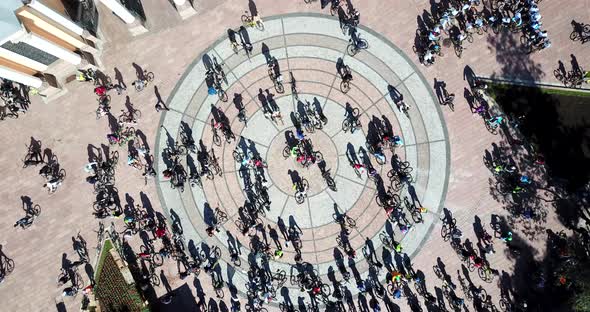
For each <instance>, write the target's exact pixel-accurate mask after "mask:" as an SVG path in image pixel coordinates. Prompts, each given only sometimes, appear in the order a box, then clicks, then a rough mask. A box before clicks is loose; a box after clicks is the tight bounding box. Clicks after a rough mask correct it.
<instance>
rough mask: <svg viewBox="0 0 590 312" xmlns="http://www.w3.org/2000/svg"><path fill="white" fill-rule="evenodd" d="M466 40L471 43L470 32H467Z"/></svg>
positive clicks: (471, 36)
mask: <svg viewBox="0 0 590 312" xmlns="http://www.w3.org/2000/svg"><path fill="white" fill-rule="evenodd" d="M467 41H468V42H469V43H473V35H472V34H471V33H467Z"/></svg>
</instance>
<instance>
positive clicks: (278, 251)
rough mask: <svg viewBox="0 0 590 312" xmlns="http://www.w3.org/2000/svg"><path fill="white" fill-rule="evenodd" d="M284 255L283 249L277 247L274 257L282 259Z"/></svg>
mask: <svg viewBox="0 0 590 312" xmlns="http://www.w3.org/2000/svg"><path fill="white" fill-rule="evenodd" d="M282 257H283V251H282V250H281V249H277V250H275V252H274V259H275V260H278V259H281V258H282Z"/></svg>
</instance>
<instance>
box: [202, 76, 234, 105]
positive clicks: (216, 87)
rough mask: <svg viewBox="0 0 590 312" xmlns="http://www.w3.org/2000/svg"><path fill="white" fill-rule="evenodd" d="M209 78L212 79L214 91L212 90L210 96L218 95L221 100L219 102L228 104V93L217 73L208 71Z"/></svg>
mask: <svg viewBox="0 0 590 312" xmlns="http://www.w3.org/2000/svg"><path fill="white" fill-rule="evenodd" d="M207 77H208V78H209V79H211V82H212V89H213V90H214V91H212V89H210V90H209V92H210V93H209V94H215V93H217V97H218V98H219V100H221V101H222V102H227V101H228V99H229V98H228V96H227V93H226V92H225V90H223V86H222V85H221V80H220V79H219V77H218V76H217V73H215V72H214V71H212V70H208V71H207Z"/></svg>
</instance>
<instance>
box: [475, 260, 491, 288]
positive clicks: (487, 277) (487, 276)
mask: <svg viewBox="0 0 590 312" xmlns="http://www.w3.org/2000/svg"><path fill="white" fill-rule="evenodd" d="M477 275H479V278H481V280H482V281H484V282H486V283H491V282H492V281H493V280H494V272H493V271H492V269H491V268H490V266H489V264H487V263H485V264H484V265H482V266H481V267H479V268H478V269H477Z"/></svg>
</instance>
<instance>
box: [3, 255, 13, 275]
mask: <svg viewBox="0 0 590 312" xmlns="http://www.w3.org/2000/svg"><path fill="white" fill-rule="evenodd" d="M4 261H5V263H4V270H6V273H12V271H13V270H14V260H12V259H8V258H5V260H4Z"/></svg>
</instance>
